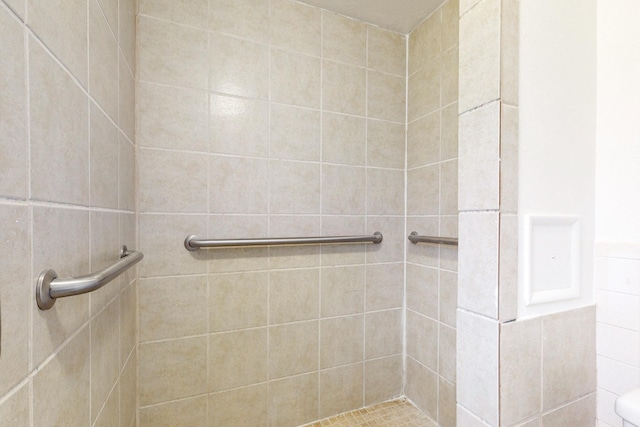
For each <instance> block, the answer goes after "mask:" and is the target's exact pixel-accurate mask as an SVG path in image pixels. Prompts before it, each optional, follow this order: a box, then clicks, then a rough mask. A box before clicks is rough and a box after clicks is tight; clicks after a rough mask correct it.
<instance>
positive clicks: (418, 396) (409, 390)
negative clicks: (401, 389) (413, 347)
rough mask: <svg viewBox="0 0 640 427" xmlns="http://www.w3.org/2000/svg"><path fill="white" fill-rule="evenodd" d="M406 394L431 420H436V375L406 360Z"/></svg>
mask: <svg viewBox="0 0 640 427" xmlns="http://www.w3.org/2000/svg"><path fill="white" fill-rule="evenodd" d="M406 375H407V380H406V381H407V384H406V385H405V389H406V394H407V397H409V399H411V401H412V402H413V403H415V405H416V406H417V407H418V408H420V410H421V411H422V412H424V413H425V414H427V415H428V416H429V417H430V418H431V419H437V418H438V375H437V374H436V373H435V372H433V371H431V370H430V369H427V368H426V367H424V366H423V365H421V364H420V363H418V362H416V361H415V360H413V359H411V358H407V374H406Z"/></svg>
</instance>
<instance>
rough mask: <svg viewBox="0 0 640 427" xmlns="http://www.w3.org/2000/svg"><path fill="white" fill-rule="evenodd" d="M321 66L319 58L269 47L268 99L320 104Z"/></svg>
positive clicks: (290, 102) (307, 104)
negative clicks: (269, 96)
mask: <svg viewBox="0 0 640 427" xmlns="http://www.w3.org/2000/svg"><path fill="white" fill-rule="evenodd" d="M278 1H282V0H278ZM291 4H295V3H291ZM305 24H306V23H305ZM292 39H295V37H292ZM320 68H321V67H320V59H319V58H315V57H311V56H306V55H300V54H298V53H295V52H287V51H283V50H277V49H273V48H272V49H271V66H270V77H269V85H270V90H271V102H277V103H282V104H289V105H297V106H300V107H308V108H320V95H321V94H320V87H321V86H320ZM363 84H364V83H363Z"/></svg>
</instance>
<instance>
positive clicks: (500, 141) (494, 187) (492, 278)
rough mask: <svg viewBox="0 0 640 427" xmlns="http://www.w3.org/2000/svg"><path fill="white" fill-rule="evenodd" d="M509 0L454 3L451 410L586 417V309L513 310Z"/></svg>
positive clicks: (512, 9)
mask: <svg viewBox="0 0 640 427" xmlns="http://www.w3.org/2000/svg"><path fill="white" fill-rule="evenodd" d="M518 37H519V36H518V2H517V1H511V0H479V1H478V0H465V1H464V2H462V1H461V4H460V98H459V107H460V108H459V115H460V116H459V133H460V140H459V150H460V169H459V179H460V185H459V198H458V202H459V207H460V223H459V227H460V253H459V262H460V269H459V288H458V316H457V319H458V334H457V348H458V354H457V356H458V360H457V379H458V388H457V391H458V392H457V401H458V406H457V416H458V422H459V423H460V425H469V426H498V425H499V426H541V425H545V426H547V425H563V426H571V427H580V426H593V425H595V380H596V376H595V312H594V308H593V307H586V308H582V309H578V310H573V311H569V312H562V313H557V314H553V315H550V316H544V317H541V318H536V319H529V320H524V321H515V322H510V320H513V319H515V318H516V314H517V277H518V271H517V247H518V231H517V230H518V228H517V227H518V226H517V223H518V221H517V220H518V216H517V214H518V211H517V199H518V195H517V182H518V181H517V178H518V176H517V175H518V168H517V159H518V144H517V142H518V84H517V82H518V78H517V76H518V60H517V58H518V55H517V52H518Z"/></svg>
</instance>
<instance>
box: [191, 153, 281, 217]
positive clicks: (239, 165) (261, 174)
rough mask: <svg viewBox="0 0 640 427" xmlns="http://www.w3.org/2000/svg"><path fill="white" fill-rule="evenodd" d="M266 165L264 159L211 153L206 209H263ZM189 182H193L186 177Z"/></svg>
mask: <svg viewBox="0 0 640 427" xmlns="http://www.w3.org/2000/svg"><path fill="white" fill-rule="evenodd" d="M268 167H269V165H268V160H266V159H252V158H248V157H226V156H215V155H214V156H211V157H210V158H209V182H210V184H209V187H210V188H209V211H210V212H211V213H234V214H248V213H251V214H265V213H267V200H268V192H267V188H268V179H267V176H268ZM189 184H193V183H192V182H190V181H189ZM272 188H273V187H272ZM205 200H206V199H205Z"/></svg>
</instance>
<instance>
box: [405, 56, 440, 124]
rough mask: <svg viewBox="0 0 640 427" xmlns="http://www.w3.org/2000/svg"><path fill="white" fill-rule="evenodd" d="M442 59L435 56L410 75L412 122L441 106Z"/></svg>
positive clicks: (408, 118) (409, 100)
mask: <svg viewBox="0 0 640 427" xmlns="http://www.w3.org/2000/svg"><path fill="white" fill-rule="evenodd" d="M441 62H442V60H441V58H440V57H439V56H437V57H433V58H432V59H431V60H430V61H429V62H427V63H426V64H425V65H424V66H423V67H421V68H420V69H418V70H417V71H416V72H415V73H414V74H412V75H411V76H409V80H408V85H409V95H408V99H407V103H408V108H407V110H408V117H407V120H408V121H409V122H412V121H414V120H416V119H418V118H420V117H423V116H425V115H427V114H429V113H432V112H434V111H436V110H437V109H438V108H440V73H441V68H442V64H441Z"/></svg>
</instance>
